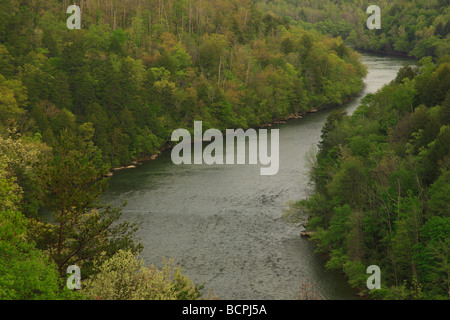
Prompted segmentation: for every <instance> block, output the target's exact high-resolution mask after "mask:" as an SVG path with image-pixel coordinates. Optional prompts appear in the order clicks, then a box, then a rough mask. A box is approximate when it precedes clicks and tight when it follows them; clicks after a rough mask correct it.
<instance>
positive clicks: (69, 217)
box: [33, 128, 141, 277]
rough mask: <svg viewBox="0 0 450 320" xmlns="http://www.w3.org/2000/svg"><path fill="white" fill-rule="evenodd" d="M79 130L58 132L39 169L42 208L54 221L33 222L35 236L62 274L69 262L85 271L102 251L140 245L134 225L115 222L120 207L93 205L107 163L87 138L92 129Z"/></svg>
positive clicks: (110, 252) (107, 253)
mask: <svg viewBox="0 0 450 320" xmlns="http://www.w3.org/2000/svg"><path fill="white" fill-rule="evenodd" d="M83 132H84V135H83V136H81V137H77V136H74V135H72V134H69V133H68V132H67V131H66V130H65V131H63V132H62V133H61V136H60V138H59V141H58V143H57V144H56V145H55V147H54V150H53V158H52V159H51V160H50V161H48V162H47V163H45V164H44V166H43V168H42V169H41V171H40V183H41V188H42V190H44V192H45V193H44V194H43V196H42V199H43V203H44V208H45V209H47V210H49V211H50V212H51V213H52V215H53V219H54V223H53V224H52V223H42V222H38V223H36V224H35V225H34V226H33V227H34V228H35V231H36V237H35V240H36V242H37V243H38V245H39V247H40V248H41V249H43V250H48V251H49V253H50V256H51V257H52V259H53V260H54V261H55V263H56V265H57V266H58V272H59V274H60V276H61V277H62V276H63V274H64V273H65V271H66V268H67V266H68V265H71V264H77V265H78V266H79V267H80V268H81V267H84V269H83V272H84V274H85V275H88V274H89V273H90V271H91V267H92V263H93V259H94V258H95V257H97V256H98V255H99V254H100V253H102V252H105V253H106V255H107V256H111V255H112V254H114V253H115V252H116V251H117V250H119V249H121V248H127V249H131V250H133V252H138V251H139V250H141V246H140V245H136V244H135V243H134V239H132V234H133V233H134V232H135V231H136V228H135V226H134V225H130V224H129V223H128V222H122V223H119V222H118V220H119V218H120V216H121V214H122V212H121V208H111V207H109V206H108V207H106V208H103V209H100V210H99V209H97V208H96V207H98V205H99V204H97V203H96V201H97V198H98V196H99V195H100V194H101V193H102V191H103V190H104V188H105V186H106V182H107V178H105V177H104V175H105V173H106V167H105V165H104V163H103V162H102V160H101V156H100V152H99V150H98V148H97V147H95V146H94V145H93V143H92V142H91V139H92V134H93V133H92V130H88V128H84V129H83ZM89 132H90V133H89Z"/></svg>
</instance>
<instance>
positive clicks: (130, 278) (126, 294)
mask: <svg viewBox="0 0 450 320" xmlns="http://www.w3.org/2000/svg"><path fill="white" fill-rule="evenodd" d="M96 268H97V270H96V271H97V272H96V274H95V275H94V276H93V277H92V278H91V279H89V280H88V281H86V282H85V283H84V284H83V288H82V293H83V294H85V295H86V297H87V299H93V300H196V299H199V298H200V297H201V292H200V287H199V286H197V285H194V284H193V283H192V281H191V280H190V279H189V278H188V277H187V276H185V275H183V274H182V269H181V268H180V267H179V266H175V265H174V263H173V261H167V260H164V266H163V267H162V268H161V269H158V268H156V267H155V266H153V265H149V266H144V262H143V261H142V260H141V259H139V258H138V257H137V256H135V255H133V254H132V253H131V252H130V251H123V250H120V251H118V252H117V253H116V254H115V255H114V256H112V257H111V258H110V259H108V260H105V261H103V262H102V263H101V264H97V266H96Z"/></svg>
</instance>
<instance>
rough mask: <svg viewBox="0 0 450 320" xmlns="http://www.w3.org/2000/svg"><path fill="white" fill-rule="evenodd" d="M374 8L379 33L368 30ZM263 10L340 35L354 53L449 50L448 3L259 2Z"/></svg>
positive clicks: (424, 54)
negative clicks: (370, 9)
mask: <svg viewBox="0 0 450 320" xmlns="http://www.w3.org/2000/svg"><path fill="white" fill-rule="evenodd" d="M370 5H377V6H379V7H380V10H381V29H380V30H369V29H367V27H366V21H367V18H368V17H369V16H370V14H368V13H366V10H367V8H368V7H369V6H370ZM258 7H259V8H261V9H262V10H272V11H273V12H276V13H277V14H279V15H281V16H283V17H288V18H289V19H292V20H293V21H296V23H297V24H298V25H300V26H302V27H303V28H305V29H316V30H319V31H320V32H322V33H324V34H330V35H332V36H334V37H337V36H340V37H342V39H344V40H345V41H346V42H347V43H349V44H352V45H353V46H354V47H355V48H356V49H364V50H370V51H377V52H382V53H389V54H397V53H403V54H408V55H411V56H413V57H416V58H423V57H427V56H432V57H438V58H439V57H442V56H444V55H445V54H446V53H448V52H449V50H450V47H449V45H450V36H449V32H450V6H449V3H448V1H447V0H431V1H430V0H413V1H409V0H381V1H375V2H374V1H359V0H349V1H330V0H278V1H258Z"/></svg>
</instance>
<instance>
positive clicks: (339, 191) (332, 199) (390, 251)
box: [301, 58, 450, 299]
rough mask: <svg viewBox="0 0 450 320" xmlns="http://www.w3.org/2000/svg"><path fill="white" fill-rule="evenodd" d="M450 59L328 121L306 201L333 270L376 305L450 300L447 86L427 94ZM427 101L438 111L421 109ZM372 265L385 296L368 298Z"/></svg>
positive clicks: (403, 75) (406, 71)
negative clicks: (368, 268)
mask: <svg viewBox="0 0 450 320" xmlns="http://www.w3.org/2000/svg"><path fill="white" fill-rule="evenodd" d="M443 61H444V62H442V63H440V64H434V63H433V62H432V61H431V59H430V58H424V59H422V60H421V66H420V68H419V69H418V70H413V69H412V68H408V67H406V66H405V67H403V68H402V69H401V70H400V72H399V74H398V76H397V80H396V81H393V82H392V83H391V84H389V85H388V86H385V87H383V88H382V89H380V90H379V91H378V92H377V93H376V94H374V95H370V96H367V97H365V98H364V99H363V100H362V104H361V106H360V107H359V108H358V109H357V110H356V111H355V113H354V114H353V115H352V117H348V116H346V115H341V114H338V113H332V114H330V116H329V118H328V119H327V121H326V124H325V126H324V128H323V130H322V141H321V142H320V149H319V153H318V154H317V161H316V165H315V166H313V167H312V170H313V172H312V173H311V175H310V176H311V177H312V178H313V179H312V182H313V183H314V184H315V193H314V194H313V195H312V196H311V197H310V198H309V199H307V200H302V202H301V203H302V208H304V210H306V212H304V215H307V216H310V217H311V220H310V221H311V222H312V223H311V225H310V226H309V228H311V229H313V230H316V235H315V236H313V239H314V240H315V241H317V244H318V249H317V250H318V251H320V252H322V253H326V254H328V255H329V261H328V262H327V267H328V268H332V269H337V270H342V271H343V272H344V273H345V274H346V275H347V276H348V278H349V282H350V283H351V284H352V285H353V286H355V287H358V288H360V290H361V292H362V293H364V294H369V296H370V297H372V298H375V299H380V298H383V299H449V297H450V296H449V282H448V279H449V277H448V276H449V274H450V273H449V268H448V266H449V261H448V257H449V255H448V248H449V242H448V239H450V234H449V233H448V231H449V230H448V228H449V226H450V221H448V213H449V208H448V203H449V199H448V194H449V182H448V168H449V153H448V152H449V149H448V146H449V145H450V140H449V135H448V133H449V132H448V125H447V121H446V119H445V117H442V116H440V115H441V114H442V105H445V103H446V99H447V95H448V88H447V87H446V86H445V85H441V84H440V83H439V84H438V82H436V84H435V86H436V87H437V88H439V89H438V90H437V92H439V94H438V95H431V94H430V91H429V90H430V88H429V87H428V84H429V82H430V81H433V79H438V78H441V77H442V75H443V74H442V70H443V68H444V67H443V66H445V65H446V62H445V61H446V59H443ZM444 78H445V77H444ZM440 88H442V89H440ZM441 90H442V91H441ZM427 99H434V102H433V104H430V103H427V104H421V103H423V102H424V101H429V100H427ZM319 199H320V204H319V203H318V200H319ZM374 261H376V264H377V265H378V266H379V267H380V268H381V270H383V282H382V289H381V290H374V291H376V292H373V291H371V292H367V290H366V289H365V279H367V275H365V274H364V271H365V267H364V266H368V265H371V264H373V263H374Z"/></svg>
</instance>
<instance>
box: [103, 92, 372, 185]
mask: <svg viewBox="0 0 450 320" xmlns="http://www.w3.org/2000/svg"><path fill="white" fill-rule="evenodd" d="M363 89H364V86H363V88H361V90H360V91H359V92H356V93H353V94H351V95H349V96H348V97H345V98H344V99H343V100H342V103H340V104H332V105H328V106H322V107H321V106H318V107H312V108H310V109H309V110H308V111H306V112H296V113H291V114H289V115H287V116H286V117H285V118H281V119H273V120H271V121H270V122H268V123H264V124H262V125H259V126H256V127H252V129H261V128H267V127H272V126H274V125H279V124H285V123H287V122H288V121H291V120H295V119H302V118H303V117H304V116H307V115H308V114H311V113H317V112H321V111H326V110H330V109H334V108H339V107H342V106H343V105H345V104H346V103H348V102H349V101H351V100H352V99H354V98H355V97H356V96H357V95H358V94H360V93H361V92H362V91H363ZM235 129H238V128H235ZM247 129H250V128H247ZM247 129H246V130H247ZM223 135H225V134H223ZM170 142H171V141H166V142H164V143H163V145H162V147H161V148H160V149H159V150H157V152H156V153H154V154H151V155H147V156H143V157H139V158H135V159H133V160H132V161H130V162H129V163H126V164H124V165H122V166H119V167H110V169H109V171H108V173H107V174H105V177H112V176H113V175H114V172H116V171H121V170H127V169H135V168H137V166H139V165H142V164H143V163H145V162H148V161H152V160H155V159H156V158H157V157H158V156H159V155H160V154H161V153H163V152H164V151H167V150H170V149H172V148H173V147H174V146H171V145H170ZM167 144H169V145H167Z"/></svg>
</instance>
